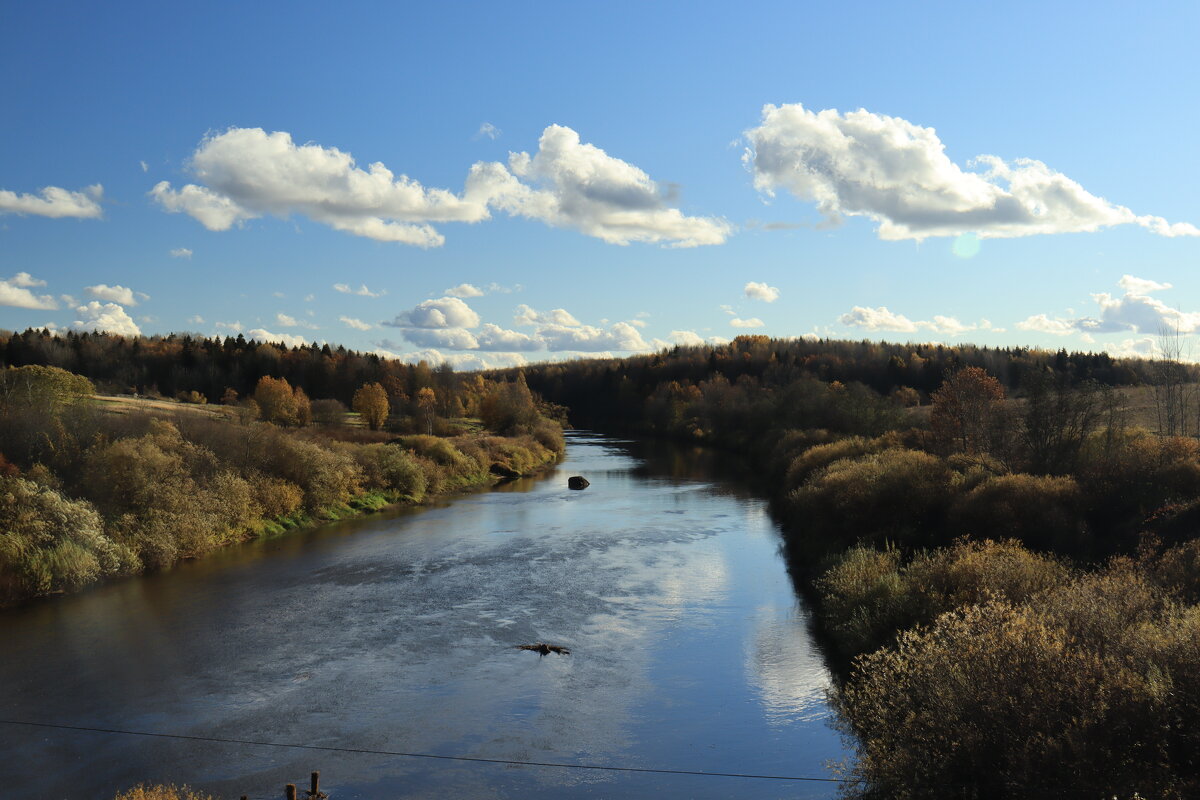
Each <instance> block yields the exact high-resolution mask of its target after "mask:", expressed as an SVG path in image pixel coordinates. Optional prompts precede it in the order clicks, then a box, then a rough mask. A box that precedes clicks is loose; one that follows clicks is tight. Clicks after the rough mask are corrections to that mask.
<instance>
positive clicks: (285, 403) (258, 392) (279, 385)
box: [254, 375, 312, 425]
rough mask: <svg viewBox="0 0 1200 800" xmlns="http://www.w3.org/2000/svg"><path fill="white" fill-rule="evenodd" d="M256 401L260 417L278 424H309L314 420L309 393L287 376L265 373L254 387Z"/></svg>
mask: <svg viewBox="0 0 1200 800" xmlns="http://www.w3.org/2000/svg"><path fill="white" fill-rule="evenodd" d="M254 402H255V403H257V404H258V414H259V417H261V418H262V419H264V420H266V421H267V422H273V423H275V424H276V425H307V424H308V423H309V422H311V421H312V404H311V403H310V402H309V400H308V395H306V394H304V391H303V390H302V389H299V388H298V387H297V388H296V389H292V385H291V384H290V383H288V382H287V379H286V378H272V377H271V376H270V375H265V376H263V377H262V378H260V379H259V381H258V386H256V387H255V388H254Z"/></svg>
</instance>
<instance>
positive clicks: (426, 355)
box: [375, 339, 529, 370]
mask: <svg viewBox="0 0 1200 800" xmlns="http://www.w3.org/2000/svg"><path fill="white" fill-rule="evenodd" d="M375 344H376V346H377V347H378V349H377V350H375V353H376V354H377V355H379V356H380V357H381V358H391V359H395V360H397V361H403V362H404V363H406V364H418V363H420V362H422V361H424V362H425V363H427V364H430V365H432V366H438V365H440V364H450V366H452V367H454V368H455V369H456V370H479V369H498V368H501V367H521V366H524V365H525V364H527V363H529V362H528V361H527V360H526V359H525V356H523V355H521V354H520V353H479V352H471V353H443V352H441V351H440V350H437V349H436V348H428V349H425V350H417V351H411V352H400V351H402V350H404V349H405V348H404V345H403V344H402V343H399V342H393V341H391V340H390V339H383V340H381V341H379V342H376V343H375Z"/></svg>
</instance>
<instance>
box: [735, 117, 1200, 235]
mask: <svg viewBox="0 0 1200 800" xmlns="http://www.w3.org/2000/svg"><path fill="white" fill-rule="evenodd" d="M746 139H747V141H748V142H749V147H748V148H747V150H746V152H745V155H744V157H743V160H744V162H745V163H746V165H747V166H748V167H749V168H750V169H751V170H752V172H753V174H754V185H755V187H756V188H757V189H758V190H759V191H761V192H763V193H765V194H767V195H770V196H773V195H774V194H775V192H776V190H777V189H780V188H782V189H785V190H787V191H789V192H791V193H792V194H793V195H795V196H796V197H797V198H799V199H801V200H804V201H811V202H815V203H816V204H817V208H818V209H819V210H820V212H821V213H822V214H824V215H825V217H826V218H827V219H828V220H837V219H839V218H840V217H842V216H864V217H867V218H869V219H871V220H873V221H875V222H877V223H878V224H879V228H878V234H879V237H880V238H881V239H887V240H899V239H915V240H918V241H920V240H922V239H924V238H926V237H929V236H958V235H960V234H964V233H975V234H977V235H978V236H980V237H983V238H989V237H990V238H1005V237H1016V236H1031V235H1034V234H1047V233H1072V232H1091V231H1096V230H1100V229H1101V228H1106V227H1109V226H1113V225H1126V224H1135V225H1140V226H1142V227H1144V228H1146V229H1147V230H1150V231H1152V232H1153V233H1157V234H1159V235H1162V236H1200V229H1197V228H1196V227H1195V226H1193V225H1191V224H1188V223H1174V224H1171V223H1168V222H1167V221H1166V220H1164V219H1162V218H1161V217H1152V216H1144V215H1143V216H1139V215H1137V214H1135V213H1134V212H1133V211H1130V210H1129V209H1128V208H1125V207H1124V206H1118V205H1114V204H1112V203H1110V202H1108V201H1107V200H1105V199H1103V198H1101V197H1097V196H1095V195H1093V194H1090V193H1089V192H1087V191H1086V190H1085V189H1084V188H1083V187H1082V186H1080V185H1079V184H1078V183H1076V182H1075V181H1073V180H1071V179H1070V178H1068V177H1067V176H1065V175H1063V174H1062V173H1060V172H1055V171H1054V170H1053V169H1051V168H1050V167H1048V166H1046V165H1045V164H1043V163H1042V162H1040V161H1035V160H1033V159H1028V158H1019V159H1015V160H1013V161H1010V162H1006V161H1004V160H1003V159H1000V158H997V157H996V156H992V155H981V156H978V157H977V158H975V159H974V160H973V161H972V162H970V163H969V164H968V165H967V166H968V167H971V168H977V171H970V170H964V169H963V168H961V167H960V166H959V165H957V164H955V163H954V162H952V161H951V160H950V159H949V158H948V157H947V156H946V153H945V146H944V145H943V144H942V141H941V140H940V139H939V138H938V135H937V132H936V131H935V130H934V129H933V128H923V127H921V126H919V125H914V124H913V123H911V122H908V121H907V120H904V119H901V118H899V117H888V116H884V115H881V114H873V113H871V112H869V111H866V110H865V109H860V110H858V111H852V112H849V113H847V114H844V115H843V114H840V113H839V112H838V111H836V110H834V109H826V110H824V111H818V112H814V111H809V110H808V109H806V108H804V107H803V106H802V105H800V104H799V103H796V104H790V105H783V106H774V105H767V106H765V107H764V108H763V113H762V122H761V124H760V125H759V127H757V128H753V129H751V130H749V131H747V132H746Z"/></svg>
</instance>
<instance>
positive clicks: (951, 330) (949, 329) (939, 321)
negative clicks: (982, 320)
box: [917, 314, 980, 336]
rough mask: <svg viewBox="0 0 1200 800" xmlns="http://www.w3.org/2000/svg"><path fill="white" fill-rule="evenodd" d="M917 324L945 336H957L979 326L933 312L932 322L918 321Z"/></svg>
mask: <svg viewBox="0 0 1200 800" xmlns="http://www.w3.org/2000/svg"><path fill="white" fill-rule="evenodd" d="M917 324H918V325H920V326H922V327H925V328H929V329H930V330H932V331H936V332H937V333H944V334H946V335H947V336H958V335H960V334H963V333H966V332H968V331H973V330H977V329H978V328H979V327H980V326H978V325H965V324H963V323H962V322H959V321H958V319H957V318H955V317H943V316H942V315H940V314H935V315H934V317H933V321H932V322H918V323H917Z"/></svg>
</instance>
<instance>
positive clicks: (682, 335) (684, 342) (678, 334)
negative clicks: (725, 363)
mask: <svg viewBox="0 0 1200 800" xmlns="http://www.w3.org/2000/svg"><path fill="white" fill-rule="evenodd" d="M667 340H668V341H669V342H670V343H671V344H677V345H680V346H681V347H698V346H700V345H702V344H704V338H703V337H702V336H700V334H698V333H696V332H695V331H671V332H670V333H668V334H667Z"/></svg>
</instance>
